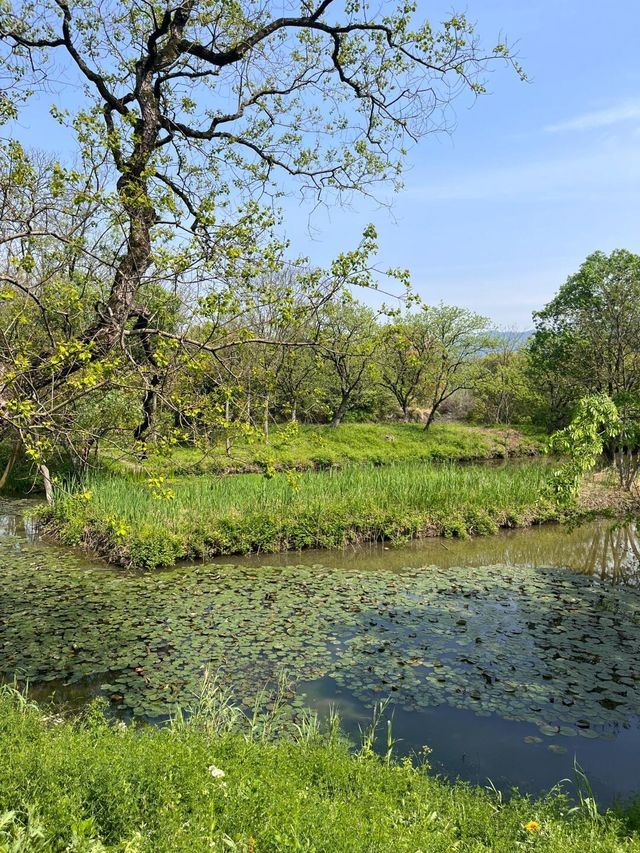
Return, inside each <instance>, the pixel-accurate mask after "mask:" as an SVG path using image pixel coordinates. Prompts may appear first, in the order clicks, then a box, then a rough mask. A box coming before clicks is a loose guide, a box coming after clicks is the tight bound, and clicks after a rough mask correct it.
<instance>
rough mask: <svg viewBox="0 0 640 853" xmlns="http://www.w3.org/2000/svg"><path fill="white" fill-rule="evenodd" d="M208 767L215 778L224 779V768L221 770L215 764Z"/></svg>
mask: <svg viewBox="0 0 640 853" xmlns="http://www.w3.org/2000/svg"><path fill="white" fill-rule="evenodd" d="M207 769H208V770H209V773H211V775H212V776H213V778H214V779H224V770H220V768H219V767H216V765H215V764H211V765H210V766H209V767H208V768H207Z"/></svg>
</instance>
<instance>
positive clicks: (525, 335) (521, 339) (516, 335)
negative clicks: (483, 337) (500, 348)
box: [489, 329, 534, 349]
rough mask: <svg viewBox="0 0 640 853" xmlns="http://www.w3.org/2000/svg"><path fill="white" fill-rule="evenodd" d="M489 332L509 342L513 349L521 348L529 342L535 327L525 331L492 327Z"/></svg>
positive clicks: (500, 339)
mask: <svg viewBox="0 0 640 853" xmlns="http://www.w3.org/2000/svg"><path fill="white" fill-rule="evenodd" d="M489 334H490V335H493V337H494V338H498V340H499V341H504V342H505V343H509V344H510V345H511V346H512V347H513V349H520V348H521V347H523V346H524V345H525V344H526V343H527V341H528V340H529V338H530V337H531V335H533V334H534V331H533V329H527V330H526V331H525V332H506V331H504V330H503V329H491V330H490V331H489Z"/></svg>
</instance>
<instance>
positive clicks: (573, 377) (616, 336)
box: [531, 249, 640, 424]
mask: <svg viewBox="0 0 640 853" xmlns="http://www.w3.org/2000/svg"><path fill="white" fill-rule="evenodd" d="M534 321H535V326H536V331H535V334H534V336H533V338H532V341H531V363H532V369H533V372H534V378H535V381H536V382H537V383H538V386H539V388H540V389H541V391H542V392H543V393H544V394H545V396H546V398H547V401H548V405H549V411H550V412H551V413H552V415H553V417H554V419H555V422H556V423H557V424H562V423H563V422H566V420H567V418H568V417H569V415H570V413H571V411H572V408H573V406H574V405H575V403H576V402H577V401H578V400H579V399H580V398H582V397H584V396H587V395H590V394H607V395H608V396H609V397H610V398H611V399H613V400H614V401H616V402H617V403H618V404H620V405H622V406H623V407H624V405H625V400H626V399H627V398H629V396H637V395H639V394H640V256H638V255H635V254H633V253H632V252H629V251H626V250H624V249H618V250H616V251H613V252H611V254H610V255H606V254H605V253H604V252H594V253H593V254H592V255H589V257H588V258H587V259H586V260H585V261H584V263H583V264H582V265H581V266H580V269H579V270H578V272H576V273H575V274H574V275H571V276H569V278H568V279H567V281H566V282H565V283H564V284H563V285H562V286H561V287H560V289H559V291H558V293H557V295H556V296H555V297H554V298H553V299H552V300H551V302H549V303H548V305H546V306H545V307H544V308H543V309H542V311H539V312H538V313H536V314H534Z"/></svg>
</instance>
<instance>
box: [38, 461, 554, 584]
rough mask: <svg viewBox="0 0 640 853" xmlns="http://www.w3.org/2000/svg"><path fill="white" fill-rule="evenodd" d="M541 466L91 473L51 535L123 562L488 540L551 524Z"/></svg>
mask: <svg viewBox="0 0 640 853" xmlns="http://www.w3.org/2000/svg"><path fill="white" fill-rule="evenodd" d="M550 476H551V474H550V470H549V466H548V464H546V463H545V462H542V461H529V462H528V463H526V464H515V463H509V464H505V465H502V466H496V465H486V464H485V465H465V466H460V465H454V464H429V463H416V464H407V463H404V464H398V465H388V466H383V467H376V466H363V465H351V466H347V467H345V468H343V469H340V470H330V471H324V472H307V473H304V474H294V475H292V474H291V473H288V474H275V475H273V476H271V477H265V476H263V475H259V474H245V475H238V476H226V477H224V476H214V475H199V476H191V477H175V478H173V479H167V480H166V481H164V482H163V483H162V486H161V487H160V488H152V487H150V486H149V485H148V482H147V480H146V479H145V477H144V476H142V475H139V476H136V475H132V474H129V475H105V474H101V475H94V476H92V477H91V478H90V479H89V481H88V482H87V483H85V484H84V485H83V494H84V495H90V498H89V499H88V500H83V499H81V498H71V499H68V500H61V501H59V502H58V504H57V506H56V507H55V508H54V511H53V521H52V524H51V527H52V529H54V530H56V531H57V532H59V533H61V535H62V538H63V539H64V540H65V541H68V542H72V541H74V539H75V541H84V542H85V544H87V545H89V547H91V548H93V549H94V550H97V551H98V552H99V553H101V554H103V555H106V556H108V557H109V558H112V559H113V558H116V559H118V560H121V561H123V562H126V563H132V564H135V565H143V566H149V567H150V566H154V565H162V564H171V563H172V562H174V561H175V560H176V559H180V558H203V557H210V556H214V555H218V554H231V553H249V552H252V551H264V552H274V551H282V550H291V549H300V548H307V547H341V546H344V545H346V544H349V543H354V542H360V541H369V542H371V541H380V540H391V541H402V540H405V539H408V538H415V537H420V536H433V535H445V536H447V535H448V536H466V535H468V534H483V533H493V532H495V531H496V530H497V528H498V527H500V526H518V525H522V524H528V523H532V522H535V521H544V520H547V519H549V518H551V517H554V513H555V509H554V508H553V507H552V506H551V504H550V503H549V502H548V501H547V500H545V498H544V496H543V495H544V490H545V486H546V484H547V483H548V481H549V477H550Z"/></svg>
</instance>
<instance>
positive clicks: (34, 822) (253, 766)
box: [0, 689, 640, 853]
mask: <svg viewBox="0 0 640 853" xmlns="http://www.w3.org/2000/svg"><path fill="white" fill-rule="evenodd" d="M0 754H1V755H2V761H1V762H0V850H2V851H30V852H31V853H45V851H47V853H50V852H52V851H60V852H62V851H85V852H86V853H89V852H90V853H100V851H119V853H125V851H126V853H179V852H180V853H182V851H184V853H200V851H202V853H204V851H207V853H210V851H228V850H230V851H238V853H268V851H273V853H276V851H277V853H286V851H314V853H369V851H370V853H374V851H375V853H390V851H394V853H395V852H396V851H398V853H401V851H412V853H414V852H415V851H429V853H438V851H443V853H451V851H461V853H464V851H468V853H481V852H482V853H490V852H491V853H514V851H517V850H531V851H534V850H539V851H556V853H587V851H588V852H589V853H605V851H606V853H614V851H616V853H637V851H640V838H639V837H638V835H637V834H635V832H634V830H633V827H632V826H631V823H632V821H631V819H625V818H624V817H618V816H616V815H614V814H612V813H611V812H607V813H604V814H599V813H598V812H597V809H596V808H595V806H594V804H593V803H592V802H590V801H588V800H586V801H585V800H581V801H580V802H579V804H578V806H577V807H572V805H571V804H570V803H569V802H568V800H567V799H566V798H565V797H563V796H561V795H559V794H558V793H557V792H556V793H552V794H549V795H548V796H546V797H542V798H538V799H531V798H527V797H522V796H518V795H515V796H513V797H511V798H509V799H508V801H503V800H502V798H501V797H500V796H497V795H496V793H495V792H492V791H488V790H486V789H480V788H474V787H471V786H469V785H465V784H461V783H457V784H449V783H447V782H445V781H443V780H440V779H438V778H435V777H433V776H430V775H429V773H428V771H427V769H426V768H424V767H423V768H416V767H415V766H412V765H411V764H410V763H409V762H404V763H395V762H393V760H390V761H386V760H385V759H383V758H379V757H376V756H375V755H374V754H373V753H372V752H371V750H370V749H363V750H361V751H360V752H359V753H357V754H354V753H353V752H352V751H350V750H349V748H348V745H347V744H346V743H345V741H344V739H343V738H342V737H341V736H340V735H339V733H338V732H337V730H336V729H335V728H333V730H332V732H331V733H330V734H325V735H321V734H319V733H318V730H317V727H316V726H314V725H309V726H307V727H306V728H305V729H304V730H302V731H301V732H300V735H299V736H298V737H294V738H290V739H277V740H265V739H263V738H262V737H260V735H259V734H256V733H255V732H254V733H253V735H251V734H250V732H249V731H248V730H247V729H245V730H244V731H243V730H242V729H238V728H237V727H234V729H233V730H229V729H228V727H226V726H224V725H222V726H221V725H220V724H219V723H215V721H212V720H207V718H206V716H202V715H199V716H196V718H194V719H193V720H191V721H190V722H187V723H185V722H176V723H174V724H173V725H171V726H167V727H164V728H153V727H146V728H139V729H134V728H131V727H129V728H127V727H124V726H113V725H109V724H108V723H106V722H105V720H104V718H102V716H101V715H100V714H98V713H96V712H95V711H94V712H93V713H89V714H88V715H86V716H85V718H84V719H83V720H81V721H80V720H77V721H75V722H72V721H63V720H60V719H56V718H54V719H51V718H47V717H46V716H45V715H44V714H43V713H42V712H41V711H40V710H39V709H38V708H37V707H35V706H34V705H32V704H30V703H27V702H25V700H24V699H22V698H21V697H19V696H18V695H17V694H15V693H14V692H13V691H10V690H8V689H4V690H3V691H2V693H0ZM212 766H214V767H215V768H218V769H220V770H222V771H223V772H224V778H214V777H213V775H212V773H211V772H210V769H209V768H211V767H212ZM530 821H536V828H535V831H527V829H526V828H525V827H526V825H527V824H528V823H529V822H530Z"/></svg>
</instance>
